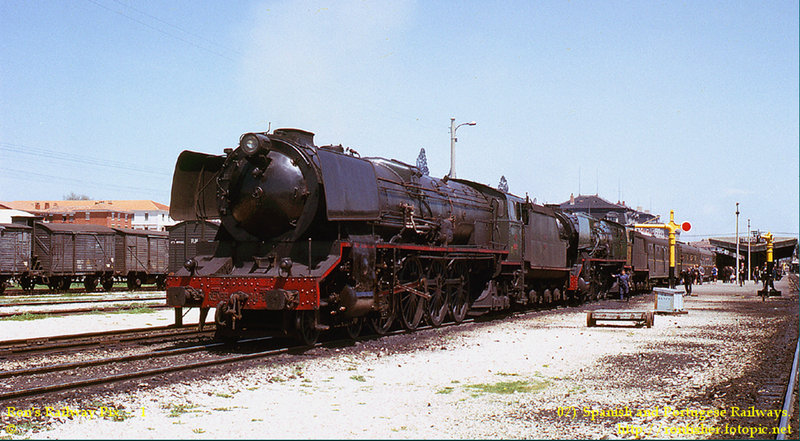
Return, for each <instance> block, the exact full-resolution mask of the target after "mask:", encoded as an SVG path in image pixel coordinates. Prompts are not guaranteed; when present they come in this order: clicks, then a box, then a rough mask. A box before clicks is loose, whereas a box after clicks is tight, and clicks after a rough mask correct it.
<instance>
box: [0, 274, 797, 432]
mask: <svg viewBox="0 0 800 441" xmlns="http://www.w3.org/2000/svg"><path fill="white" fill-rule="evenodd" d="M776 287H778V289H783V291H784V295H783V296H782V297H779V298H770V299H768V300H767V301H762V300H761V298H760V297H757V296H756V295H755V291H756V289H757V288H756V286H755V285H753V284H752V283H750V284H748V285H746V286H744V287H738V286H733V285H731V284H722V283H717V284H704V285H702V286H695V288H694V292H695V293H696V295H694V296H691V297H687V298H686V299H685V307H686V309H687V310H688V311H689V313H688V314H685V315H672V316H662V315H659V316H656V318H655V324H654V326H653V327H652V328H646V327H637V326H633V325H632V324H630V323H627V322H620V323H617V324H612V325H608V326H598V327H592V328H587V327H586V311H588V310H593V309H601V308H602V309H636V310H646V309H653V300H654V297H653V295H652V294H648V295H644V296H639V297H637V298H634V299H633V300H632V301H631V302H630V303H626V302H620V301H616V300H605V301H601V302H597V303H594V304H587V305H582V306H578V307H567V308H563V307H562V308H558V309H551V310H542V311H535V312H529V313H526V314H523V315H518V316H510V317H505V318H496V319H494V320H490V321H478V322H473V323H467V324H463V325H460V326H449V327H444V328H440V329H433V330H423V331H418V332H415V333H411V334H401V335H394V336H388V337H384V338H380V339H367V340H362V341H359V342H356V343H354V344H351V345H346V346H341V347H330V348H316V349H312V350H308V351H306V352H303V353H299V354H285V355H280V356H277V357H271V358H264V359H260V360H254V361H249V362H246V363H239V364H236V365H229V366H224V367H215V368H207V369H203V370H201V371H197V372H193V373H180V374H170V375H168V376H162V377H157V378H149V379H144V380H138V381H134V382H129V383H125V384H120V385H116V386H114V387H113V388H112V389H111V390H107V389H103V388H96V389H91V388H90V389H86V390H84V391H80V392H79V393H72V394H69V395H68V396H69V398H66V399H64V398H60V397H59V396H55V397H50V398H41V399H37V400H32V401H19V402H14V403H10V402H4V403H0V404H2V411H3V413H2V426H3V427H5V428H6V432H7V435H8V436H9V437H12V438H22V437H33V438H54V439H62V438H71V439H87V438H91V439H120V438H126V439H127V438H130V439H133V438H281V439H285V438H326V439H329V438H345V439H375V438H382V439H383V438H385V439H419V438H448V439H472V438H545V439H563V438H569V439H574V438H581V439H588V438H591V439H605V438H613V439H619V438H659V439H663V438H679V439H703V438H714V439H719V438H732V439H739V438H749V436H748V434H747V433H744V432H742V431H743V430H750V431H752V430H755V431H758V430H765V431H771V430H773V428H772V427H774V426H776V425H777V422H776V421H775V422H774V423H772V422H771V419H772V416H771V415H766V411H768V410H774V409H780V405H781V403H780V399H777V402H776V399H775V395H776V394H775V393H773V392H774V390H773V389H777V386H776V384H777V383H780V381H783V378H784V377H788V374H789V369H790V366H791V361H792V356H793V352H794V348H795V344H796V342H797V329H798V297H797V293H793V294H790V293H789V292H788V286H787V285H786V284H785V283H778V284H777V285H776ZM77 323H78V322H75V324H76V325H77ZM601 323H602V322H601ZM159 324H160V323H159ZM4 326H6V324H0V330H2V329H3V327H4ZM75 332H79V330H76V331H75ZM787 359H788V365H787V361H786V360H787ZM781 397H782V394H781ZM751 406H752V410H753V412H751V411H750V407H751ZM8 407H12V408H14V415H13V416H11V415H9V411H8ZM48 407H49V408H50V409H49V410H47V408H48ZM733 408H736V409H739V411H737V412H734V411H733ZM31 409H34V412H35V409H39V411H40V412H41V413H43V414H46V413H48V412H49V413H50V415H51V416H49V417H48V416H46V415H45V416H41V417H36V416H35V415H32V416H30V417H29V416H27V415H26V414H25V411H26V410H31ZM754 411H759V412H762V411H763V413H764V415H758V414H757V413H758V412H754ZM92 412H94V413H92ZM101 413H102V414H101ZM748 415H752V416H748ZM9 427H11V430H9ZM796 429H797V421H796V418H794V421H793V427H792V430H793V431H795V432H793V434H792V436H790V437H796ZM729 430H733V431H734V432H735V431H736V430H739V433H727V432H726V431H729ZM755 438H774V435H763V434H756V436H755Z"/></svg>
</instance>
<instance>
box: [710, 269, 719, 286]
mask: <svg viewBox="0 0 800 441" xmlns="http://www.w3.org/2000/svg"><path fill="white" fill-rule="evenodd" d="M718 271H719V270H718V269H717V267H716V266H712V267H711V281H712V282H714V283H717V273H718Z"/></svg>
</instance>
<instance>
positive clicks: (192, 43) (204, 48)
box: [86, 0, 236, 62]
mask: <svg viewBox="0 0 800 441" xmlns="http://www.w3.org/2000/svg"><path fill="white" fill-rule="evenodd" d="M86 1H87V2H89V3H92V4H94V5H96V6H98V7H100V8H103V9H105V10H107V11H110V12H113V13H115V14H118V15H121V16H123V17H125V18H127V19H128V20H131V21H134V22H136V23H138V24H140V25H142V26H144V27H146V28H149V29H151V30H154V31H156V32H159V33H161V34H164V35H166V36H168V37H171V38H174V39H176V40H179V41H182V42H184V43H186V44H188V45H189V46H193V47H195V48H197V49H200V50H203V51H206V52H208V53H211V54H214V55H216V56H218V57H221V58H224V59H226V60H228V61H233V62H235V61H236V60H234V59H233V58H231V57H229V56H227V55H225V54H223V53H220V52H219V51H216V50H213V49H209V48H207V47H205V46H202V45H200V44H197V43H195V42H193V41H189V40H187V39H185V38H182V37H180V36H178V35H175V34H173V33H171V32H168V31H165V30H164V29H160V28H158V27H156V26H153V25H151V24H149V23H146V22H144V21H142V20H139V19H138V18H135V17H132V16H130V15H128V14H126V13H124V12H121V11H118V10H115V9H112V8H110V7H108V6H106V5H104V4H102V3H100V2H99V1H96V0H86ZM159 21H161V22H163V21H162V20H159Z"/></svg>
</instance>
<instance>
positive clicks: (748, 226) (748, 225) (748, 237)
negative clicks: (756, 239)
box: [745, 219, 753, 281]
mask: <svg viewBox="0 0 800 441" xmlns="http://www.w3.org/2000/svg"><path fill="white" fill-rule="evenodd" d="M750 242H751V240H750V219H747V278H746V279H745V280H748V281H749V280H750V276H751V275H752V274H753V271H752V270H751V269H750Z"/></svg>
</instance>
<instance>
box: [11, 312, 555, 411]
mask: <svg viewBox="0 0 800 441" xmlns="http://www.w3.org/2000/svg"><path fill="white" fill-rule="evenodd" d="M535 312H539V311H527V312H524V313H518V314H515V315H521V314H530V313H535ZM475 321H476V320H475V319H474V318H471V319H466V320H464V322H462V323H471V322H475ZM453 325H456V323H452V322H451V323H445V324H443V325H442V326H441V327H449V326H453ZM428 329H434V328H433V327H432V326H420V327H419V328H417V329H416V330H415V331H407V330H404V329H400V330H395V331H392V332H389V333H388V334H386V336H389V335H398V334H404V333H412V332H420V331H425V330H428ZM376 337H377V336H375V335H368V336H363V337H359V338H358V339H357V340H367V339H372V338H376ZM383 337H385V336H383ZM268 341H278V340H277V339H275V338H273V337H260V338H250V339H243V340H238V341H236V342H235V345H236V346H237V348H239V349H241V347H242V345H254V344H256V343H259V342H268ZM350 342H352V340H351V339H336V340H329V341H326V342H320V343H317V344H315V345H313V346H282V347H277V348H269V349H266V350H258V349H261V348H258V347H256V348H255V349H256V350H255V351H254V352H248V353H244V354H241V353H238V354H233V355H215V354H212V353H211V352H210V351H213V350H218V349H225V348H226V347H228V348H231V347H232V345H231V343H222V342H218V343H210V344H202V345H195V346H189V347H183V348H175V349H161V350H154V351H148V352H146V353H141V354H135V355H126V356H119V357H106V358H100V359H93V360H87V361H78V362H70V363H62V364H57V365H48V366H40V367H34V368H25V369H17V370H13V371H7V372H0V379H3V380H4V381H8V379H15V380H16V381H15V383H14V384H10V385H9V384H6V388H7V389H12V390H8V391H4V392H0V402H2V401H6V400H12V399H19V398H26V397H34V396H40V395H45V394H48V393H54V392H60V391H67V390H75V389H80V388H83V387H87V386H95V385H103V384H113V383H119V382H123V381H127V380H132V379H138V378H147V377H154V376H158V375H162V374H168V373H174V372H181V371H186V370H192V369H199V368H205V367H210V366H219V365H225V364H231V363H237V362H241V361H247V360H253V359H258V358H264V357H271V356H275V355H280V354H286V353H294V352H302V351H307V350H309V349H313V348H319V347H337V346H341V345H342V344H346V343H350ZM86 344H87V345H90V344H93V343H86ZM94 344H97V343H94ZM0 350H1V349H0ZM198 353H203V354H202V356H201V357H200V359H197V360H193V361H188V362H178V361H177V360H175V359H174V358H175V357H178V356H187V355H189V354H198ZM142 360H147V361H148V362H150V363H152V362H153V360H161V361H162V362H163V364H165V365H163V366H159V367H154V368H153V367H149V368H143V367H141V366H136V365H132V366H129V367H127V368H126V367H124V364H126V363H127V364H131V363H135V362H137V361H142ZM102 366H106V367H108V369H107V371H105V372H95V371H96V369H95V371H93V369H94V368H98V367H102ZM81 371H88V373H85V374H82V373H80V372H81ZM114 371H117V372H118V371H122V372H120V373H111V372H114ZM53 372H72V373H71V374H70V375H63V374H62V375H59V376H52V375H47V374H50V373H53ZM76 377H80V378H76ZM54 378H58V379H59V380H60V379H64V378H70V380H69V381H57V382H55V383H53V382H52V380H53V379H54Z"/></svg>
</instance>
